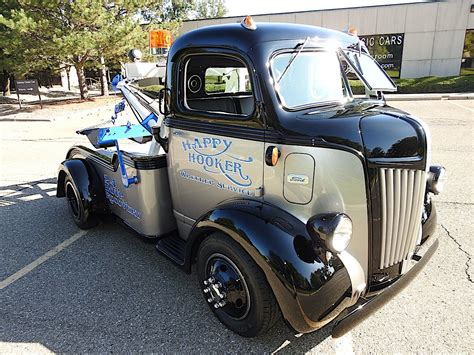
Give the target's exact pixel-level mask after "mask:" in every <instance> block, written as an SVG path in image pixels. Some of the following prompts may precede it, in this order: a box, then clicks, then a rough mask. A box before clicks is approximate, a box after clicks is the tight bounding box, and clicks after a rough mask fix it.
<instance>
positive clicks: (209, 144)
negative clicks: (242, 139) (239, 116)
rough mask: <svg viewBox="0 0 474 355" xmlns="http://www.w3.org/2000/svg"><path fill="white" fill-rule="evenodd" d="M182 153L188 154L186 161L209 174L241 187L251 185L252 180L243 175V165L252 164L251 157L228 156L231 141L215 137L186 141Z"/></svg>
mask: <svg viewBox="0 0 474 355" xmlns="http://www.w3.org/2000/svg"><path fill="white" fill-rule="evenodd" d="M182 145H183V151H185V152H187V153H188V161H189V162H190V163H193V164H196V165H198V166H200V167H201V168H202V169H203V170H204V171H206V172H208V173H211V174H220V175H223V176H225V177H226V178H227V179H228V180H229V181H231V182H232V183H234V184H236V185H237V186H241V187H249V186H251V185H252V179H251V178H250V176H249V175H248V174H246V173H245V165H246V164H249V163H252V162H253V158H252V157H251V156H249V157H247V158H239V157H235V156H233V155H230V154H229V152H228V151H229V148H230V147H231V145H232V141H231V140H228V139H223V138H217V137H203V138H194V139H192V140H189V139H186V140H185V141H183V142H182Z"/></svg>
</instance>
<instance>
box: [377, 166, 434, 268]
mask: <svg viewBox="0 0 474 355" xmlns="http://www.w3.org/2000/svg"><path fill="white" fill-rule="evenodd" d="M378 174H379V182H380V196H381V208H380V209H381V219H382V220H381V235H382V238H381V248H380V265H379V268H380V269H384V268H387V267H390V266H392V265H395V264H397V263H399V262H401V261H402V260H404V259H406V258H407V257H408V256H409V254H410V253H411V252H412V251H413V250H414V248H415V243H416V241H417V239H418V236H419V233H420V228H421V212H422V207H423V198H424V192H425V191H424V190H425V184H426V178H425V172H424V171H422V170H409V169H386V168H383V169H379V170H378Z"/></svg>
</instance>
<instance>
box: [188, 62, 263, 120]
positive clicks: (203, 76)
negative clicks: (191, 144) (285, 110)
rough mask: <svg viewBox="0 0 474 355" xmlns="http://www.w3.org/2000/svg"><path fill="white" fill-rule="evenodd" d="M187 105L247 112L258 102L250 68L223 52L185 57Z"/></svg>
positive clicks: (239, 113) (228, 112)
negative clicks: (220, 53) (254, 93)
mask: <svg viewBox="0 0 474 355" xmlns="http://www.w3.org/2000/svg"><path fill="white" fill-rule="evenodd" d="M184 65H185V70H184V73H185V75H184V77H183V79H182V80H184V83H183V86H184V93H185V95H184V105H185V107H186V108H187V109H189V110H191V111H201V112H204V113H205V112H209V113H214V114H215V113H221V114H225V115H233V116H236V115H237V116H243V117H245V116H248V115H250V114H251V113H252V112H253V110H254V106H255V100H254V96H253V90H252V83H251V80H250V76H249V71H248V68H247V67H246V66H245V64H244V63H243V62H242V61H240V60H239V59H236V58H233V57H229V56H224V55H208V54H206V55H193V56H191V57H188V59H187V60H186V61H185V64H184Z"/></svg>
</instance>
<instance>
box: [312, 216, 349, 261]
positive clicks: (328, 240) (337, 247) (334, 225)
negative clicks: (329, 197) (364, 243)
mask: <svg viewBox="0 0 474 355" xmlns="http://www.w3.org/2000/svg"><path fill="white" fill-rule="evenodd" d="M306 228H307V230H308V232H309V234H310V235H311V237H312V238H315V239H319V240H322V241H324V243H325V244H326V246H327V247H328V249H329V250H331V251H333V252H335V253H340V252H341V251H343V250H345V249H346V248H347V245H349V242H350V240H351V237H352V221H351V219H350V218H349V216H348V215H346V214H344V213H323V214H318V215H316V216H313V217H311V218H310V219H309V220H308V223H307V224H306Z"/></svg>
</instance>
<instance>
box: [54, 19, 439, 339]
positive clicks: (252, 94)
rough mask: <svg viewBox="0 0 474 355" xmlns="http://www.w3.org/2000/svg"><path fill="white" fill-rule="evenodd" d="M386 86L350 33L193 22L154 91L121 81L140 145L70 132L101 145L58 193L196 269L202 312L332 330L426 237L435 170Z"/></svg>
mask: <svg viewBox="0 0 474 355" xmlns="http://www.w3.org/2000/svg"><path fill="white" fill-rule="evenodd" d="M355 77H357V78H358V79H359V80H361V81H362V82H363V83H364V85H365V87H366V94H367V95H366V96H365V97H355V96H354V95H353V94H352V90H351V86H350V80H351V79H353V78H355ZM394 90H396V87H395V85H394V83H393V82H392V80H391V79H390V78H389V77H388V76H387V74H386V73H385V72H384V71H383V70H382V69H381V68H380V66H379V65H378V64H377V63H376V62H375V61H374V60H373V59H372V58H371V57H370V55H369V53H368V51H367V49H366V47H365V46H364V44H363V42H361V41H360V40H359V39H358V38H357V37H356V36H352V35H349V34H345V33H342V32H337V31H333V30H329V29H323V28H318V27H313V26H303V25H290V24H266V23H261V24H260V23H259V24H256V23H254V22H253V21H252V19H251V18H249V17H247V18H245V19H244V20H243V21H242V23H241V24H227V25H219V26H210V27H205V28H202V29H198V30H194V31H191V32H189V33H186V34H184V35H182V36H181V37H179V38H178V39H177V40H176V41H175V42H174V43H173V45H172V47H171V49H170V51H169V53H168V59H167V66H166V80H165V88H163V89H162V91H161V92H160V100H159V101H160V102H156V101H155V100H153V99H151V98H149V97H146V95H143V94H142V93H141V92H140V91H139V90H136V89H134V88H133V85H131V83H127V82H125V83H124V84H123V85H122V93H123V94H124V96H125V98H126V99H127V102H128V104H129V105H130V106H131V107H134V112H135V113H136V115H137V117H141V118H140V119H139V121H140V122H141V123H142V125H143V127H145V128H146V131H147V132H148V133H146V132H145V133H146V134H145V136H150V137H151V136H152V138H151V139H152V140H153V143H154V146H153V149H151V150H150V152H149V153H148V154H147V155H145V156H143V155H134V154H133V153H127V152H122V151H121V149H120V147H119V146H118V145H116V144H108V145H107V142H106V141H104V140H103V139H102V140H101V134H100V132H99V133H98V132H96V131H94V130H89V131H83V132H82V133H84V134H87V135H88V136H89V138H90V139H91V143H93V144H94V146H96V148H99V149H97V150H95V151H94V150H91V149H88V148H85V147H74V148H73V149H71V150H70V152H69V153H68V155H67V159H66V161H65V162H63V163H62V164H61V166H60V172H59V175H58V196H60V197H61V196H66V197H68V201H69V202H70V203H69V205H71V201H72V204H73V207H74V206H75V209H76V210H79V212H81V213H82V220H85V221H86V222H88V223H86V224H85V225H83V227H90V226H92V225H93V224H94V223H89V222H90V221H91V220H92V221H93V220H94V219H93V218H95V217H96V216H97V215H99V214H100V213H112V214H114V215H116V216H117V217H118V219H119V220H121V221H123V222H125V224H126V225H128V226H130V227H132V229H134V230H135V231H137V232H138V233H139V234H141V235H144V236H146V237H153V238H156V239H157V249H158V250H159V251H160V252H161V253H162V254H164V255H166V256H168V257H170V258H171V259H172V260H173V261H174V262H176V263H177V264H178V265H180V266H182V267H183V268H184V269H185V270H186V271H190V270H191V267H192V265H195V266H196V267H197V274H198V278H199V285H200V287H201V289H202V292H203V295H204V299H205V301H206V302H207V303H208V304H209V306H210V308H211V310H212V311H213V312H214V313H215V315H216V316H217V317H218V319H219V320H220V321H221V322H222V323H223V324H225V325H226V326H227V327H229V328H230V329H232V330H233V331H235V332H237V333H239V334H241V335H243V336H256V335H259V334H261V333H263V332H265V331H266V330H268V329H269V328H270V327H271V326H272V325H273V324H274V323H275V322H276V321H277V320H278V319H279V318H280V316H282V317H283V318H284V319H285V320H286V321H287V323H288V324H289V325H290V326H291V327H292V328H293V329H294V330H295V331H297V332H300V333H306V332H311V331H314V330H317V329H319V328H321V327H323V326H325V325H326V324H328V323H329V322H331V321H333V320H334V319H336V322H335V328H334V330H333V335H334V336H340V335H341V334H343V333H344V332H346V331H347V330H348V329H350V328H351V327H353V326H355V325H356V324H357V323H358V322H360V321H361V320H362V319H364V318H365V317H366V316H367V315H369V314H370V313H371V312H373V311H374V310H376V309H377V308H378V307H380V306H381V305H382V304H383V303H384V302H386V301H387V300H388V299H390V298H391V297H393V295H394V294H396V293H397V292H398V291H399V290H401V289H402V288H403V287H404V286H405V285H406V284H407V283H408V282H409V281H410V280H411V279H413V277H414V276H415V275H416V274H417V273H418V272H419V270H420V269H421V268H422V267H423V266H424V265H425V264H426V262H427V261H428V260H429V258H430V257H431V255H432V254H433V253H434V251H435V249H436V247H437V244H438V241H437V240H436V237H435V235H434V231H435V227H436V210H435V207H434V205H433V203H432V201H431V198H430V195H431V194H438V193H439V192H440V191H441V189H442V185H443V183H444V180H445V171H444V168H442V167H440V166H431V165H430V164H431V162H430V159H431V157H430V144H431V142H430V138H429V130H428V128H427V127H426V125H424V123H423V122H422V121H421V120H419V119H417V118H415V117H413V116H411V115H410V114H408V113H406V112H402V111H400V110H397V109H395V108H392V107H390V106H388V105H387V104H386V103H385V100H384V99H383V91H394ZM158 106H159V110H158V109H157V107H158ZM140 110H141V111H140ZM142 111H143V113H140V112H142ZM158 111H160V112H158ZM150 115H152V116H153V117H152V119H151V120H150ZM145 121H146V122H145ZM143 122H145V124H144V123H143ZM150 122H152V124H150ZM130 130H131V129H129V130H128V132H129V131H130ZM104 134H105V135H110V130H109V132H105V133H104ZM104 134H102V138H103V137H104ZM126 138H130V137H128V136H127V137H126ZM104 142H105V143H104ZM109 143H110V142H109ZM111 147H112V148H113V147H115V148H116V149H115V150H113V149H112V150H111V149H110V148H111ZM122 155H123V156H124V158H122V162H120V159H119V158H120V156H122ZM117 161H118V163H117ZM71 162H73V163H74V164H73V163H71ZM81 164H82V165H81ZM121 164H122V165H123V169H122V168H120V167H121V166H122V165H121ZM77 165H81V166H83V167H82V168H77ZM74 166H76V167H74ZM81 169H82V170H81ZM79 170H80V171H81V172H77V171H79ZM124 174H125V177H126V179H125V180H124ZM114 176H115V177H114ZM129 176H133V177H134V179H130V178H129ZM116 181H118V183H117V182H116ZM120 181H122V184H120ZM68 184H69V185H68ZM68 189H69V194H68ZM70 207H71V206H70ZM73 211H74V208H73ZM76 214H77V213H76ZM73 217H74V214H73ZM75 220H77V216H76V218H75ZM76 222H77V221H76ZM79 222H81V219H80V218H79ZM80 226H81V225H80Z"/></svg>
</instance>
